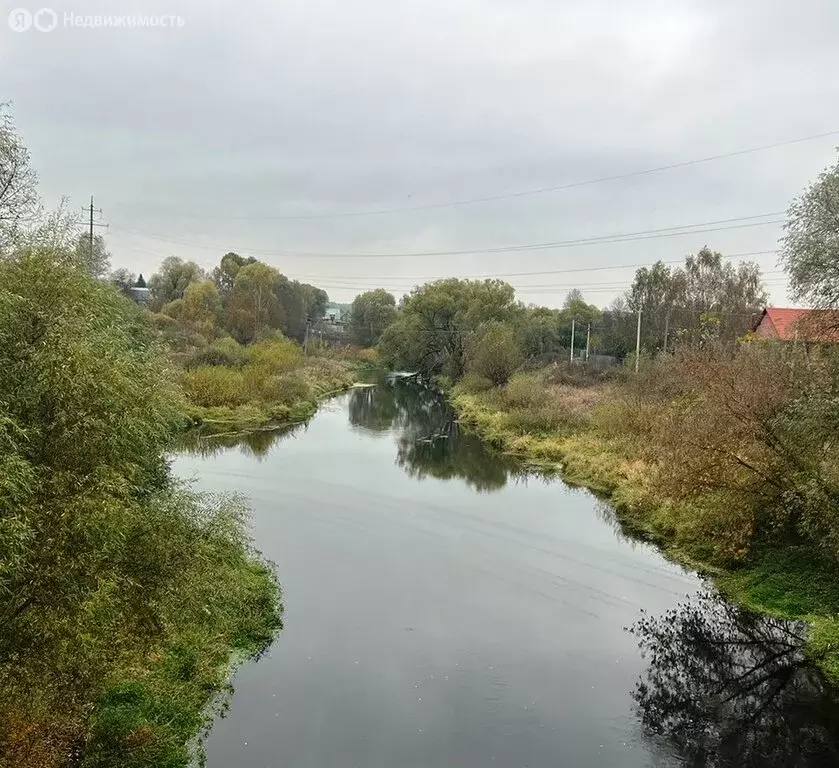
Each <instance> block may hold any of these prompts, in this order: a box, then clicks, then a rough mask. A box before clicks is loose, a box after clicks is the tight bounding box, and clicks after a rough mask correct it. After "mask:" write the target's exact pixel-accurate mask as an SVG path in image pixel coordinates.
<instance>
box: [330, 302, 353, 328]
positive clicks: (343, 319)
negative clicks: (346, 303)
mask: <svg viewBox="0 0 839 768" xmlns="http://www.w3.org/2000/svg"><path fill="white" fill-rule="evenodd" d="M349 320H350V313H349V310H348V309H347V308H346V307H342V306H341V305H340V304H330V305H329V306H328V307H327V308H326V312H324V314H323V322H324V323H327V324H329V325H342V326H343V325H347V324H348V323H349Z"/></svg>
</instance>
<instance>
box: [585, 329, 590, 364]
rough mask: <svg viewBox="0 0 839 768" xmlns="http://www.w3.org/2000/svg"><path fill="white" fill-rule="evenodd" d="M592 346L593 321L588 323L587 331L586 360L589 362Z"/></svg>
mask: <svg viewBox="0 0 839 768" xmlns="http://www.w3.org/2000/svg"><path fill="white" fill-rule="evenodd" d="M590 348H591V323H589V324H588V330H587V331H586V362H588V352H589V349H590Z"/></svg>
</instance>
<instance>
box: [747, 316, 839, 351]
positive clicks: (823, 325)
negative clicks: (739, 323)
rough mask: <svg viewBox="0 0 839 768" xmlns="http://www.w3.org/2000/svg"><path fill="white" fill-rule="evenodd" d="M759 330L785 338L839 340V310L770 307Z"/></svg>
mask: <svg viewBox="0 0 839 768" xmlns="http://www.w3.org/2000/svg"><path fill="white" fill-rule="evenodd" d="M756 332H757V334H758V336H763V337H766V338H775V339H781V340H782V341H796V340H797V341H811V342H816V343H823V342H831V341H833V342H836V341H839V311H837V310H826V309H788V308H784V307H767V308H766V309H765V310H764V311H763V317H762V318H761V321H760V325H758V327H757V329H756Z"/></svg>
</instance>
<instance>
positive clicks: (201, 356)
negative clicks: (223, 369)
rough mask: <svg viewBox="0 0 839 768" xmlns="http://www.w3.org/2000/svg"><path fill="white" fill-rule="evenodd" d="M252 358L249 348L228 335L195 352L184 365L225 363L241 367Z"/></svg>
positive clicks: (232, 366)
mask: <svg viewBox="0 0 839 768" xmlns="http://www.w3.org/2000/svg"><path fill="white" fill-rule="evenodd" d="M252 359H253V355H252V353H251V348H250V347H246V346H245V345H244V344H240V343H239V342H238V341H236V340H235V339H232V338H230V336H225V337H224V338H221V339H218V340H216V341H214V342H213V343H212V344H209V345H207V346H206V347H203V348H201V349H199V350H198V351H197V352H195V353H194V354H193V355H192V356H191V357H190V358H189V359H187V360H186V361H185V363H184V367H185V368H187V369H189V368H199V367H201V366H202V365H226V366H229V367H231V368H241V367H242V366H244V365H247V364H248V363H249V362H251V360H252Z"/></svg>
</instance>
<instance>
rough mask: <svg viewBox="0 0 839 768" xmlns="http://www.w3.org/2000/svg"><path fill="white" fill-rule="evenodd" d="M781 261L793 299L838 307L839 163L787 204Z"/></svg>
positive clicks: (819, 305) (821, 306)
mask: <svg viewBox="0 0 839 768" xmlns="http://www.w3.org/2000/svg"><path fill="white" fill-rule="evenodd" d="M781 258H782V260H783V262H784V265H785V267H786V270H787V272H788V273H789V277H790V283H791V285H792V288H793V291H794V292H795V295H796V298H797V299H799V300H801V301H808V302H811V303H812V304H813V305H814V306H816V307H820V308H823V309H834V308H838V307H839V161H837V162H836V163H835V164H834V165H833V166H832V167H830V168H828V169H826V170H825V171H824V172H823V173H822V174H821V175H820V176H819V177H818V178H817V179H816V181H814V182H813V183H812V184H811V185H810V186H809V187H808V188H807V189H806V190H805V192H804V193H803V194H802V195H801V196H800V197H799V198H798V199H796V200H795V201H793V203H792V204H791V205H790V207H789V211H788V213H787V223H786V225H785V227H784V237H783V240H782V250H781Z"/></svg>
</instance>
